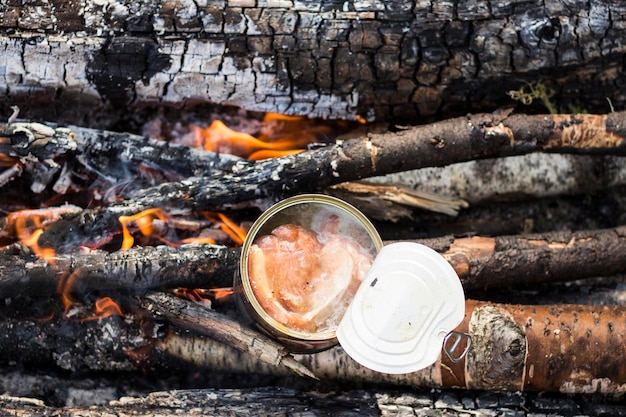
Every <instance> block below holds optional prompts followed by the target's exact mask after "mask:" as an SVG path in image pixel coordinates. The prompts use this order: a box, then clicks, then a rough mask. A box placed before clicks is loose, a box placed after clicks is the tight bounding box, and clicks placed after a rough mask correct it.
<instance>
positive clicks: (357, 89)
mask: <svg viewBox="0 0 626 417" xmlns="http://www.w3.org/2000/svg"><path fill="white" fill-rule="evenodd" d="M1 11H2V13H1V14H0V45H2V50H3V61H1V62H3V65H0V66H3V67H4V68H5V71H3V72H2V73H1V74H3V75H2V77H0V88H1V89H3V90H4V91H5V94H3V95H2V99H1V101H0V105H2V106H3V107H4V110H5V114H10V111H9V110H8V109H9V106H10V105H15V104H17V105H19V106H20V107H22V108H23V110H24V113H23V114H25V115H27V116H28V117H29V118H34V119H45V120H51V119H52V120H63V121H69V122H73V123H77V124H82V125H91V126H95V125H99V126H107V125H109V126H110V124H111V123H114V122H115V121H119V120H120V119H122V118H123V119H132V118H133V117H135V116H136V115H133V114H131V113H129V112H128V108H129V107H132V108H133V109H135V110H140V109H141V108H143V107H145V106H152V105H159V106H160V105H166V106H181V105H185V104H188V105H191V104H193V103H208V102H211V103H218V104H226V105H236V106H241V107H244V108H247V109H251V110H258V111H278V112H283V113H290V114H303V115H312V116H322V117H328V118H355V117H356V115H361V116H362V117H365V118H367V119H377V120H384V121H392V120H395V121H398V122H403V123H417V122H421V121H424V120H428V119H431V118H435V117H437V118H442V117H449V116H454V115H460V114H465V113H467V112H476V111H484V110H493V109H495V108H497V107H499V106H509V105H511V104H512V103H513V101H512V100H511V99H510V98H509V97H508V96H507V95H506V92H507V91H509V90H516V89H519V88H520V87H523V86H525V85H526V84H525V83H527V82H536V81H539V82H544V83H545V84H546V85H547V86H548V87H549V88H552V89H554V91H555V96H554V98H553V101H554V102H555V103H558V104H561V105H564V106H565V105H568V104H570V105H572V104H573V105H575V106H577V107H582V108H585V109H587V110H589V111H593V112H606V111H608V110H609V109H610V104H609V103H608V102H607V99H610V100H611V101H612V102H613V104H614V105H615V106H617V108H621V107H623V105H624V96H623V94H622V92H621V91H622V89H621V87H620V86H621V85H623V84H624V81H625V80H626V79H625V77H626V75H625V74H626V71H624V59H623V58H624V53H625V52H626V49H625V48H626V47H625V44H624V43H623V42H622V40H623V39H624V38H625V37H626V33H625V29H624V27H625V25H624V6H623V5H622V4H621V3H620V2H615V1H612V2H606V1H600V0H594V1H582V0H575V1H569V2H523V1H516V2H507V1H495V0H494V1H490V2H479V1H456V0H455V1H402V0H394V1H386V2H373V1H358V2H357V1H355V2H352V1H348V2H338V1H329V2H321V3H320V2H315V1H308V0H305V1H292V0H285V1H280V2H264V3H262V4H261V3H256V2H251V1H243V0H242V1H236V2H230V1H229V2H225V1H219V2H211V3H210V4H207V5H202V4H197V3H194V2H172V1H168V0H152V1H148V2H141V3H138V4H131V3H128V2H125V1H122V0H118V1H114V2H112V3H107V5H106V6H105V5H103V4H101V2H97V1H93V0H89V1H86V2H85V3H84V4H83V3H81V4H80V5H79V4H78V3H76V2H72V1H67V0H56V1H54V2H47V1H46V2H43V3H41V2H35V1H27V2H25V3H23V2H18V3H14V2H8V3H6V4H5V5H3V6H2V9H1ZM93 22H98V24H97V25H94V24H93Z"/></svg>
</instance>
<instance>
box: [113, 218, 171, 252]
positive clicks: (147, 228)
mask: <svg viewBox="0 0 626 417" xmlns="http://www.w3.org/2000/svg"><path fill="white" fill-rule="evenodd" d="M155 219H159V220H161V221H163V222H167V221H168V216H167V215H166V214H165V213H164V212H163V211H162V210H161V209H158V208H151V209H147V210H144V211H141V212H139V213H137V214H133V215H132V216H120V217H119V221H120V223H121V224H122V247H121V249H122V250H128V249H130V248H132V247H133V243H135V238H134V237H133V235H132V234H131V233H130V231H129V229H128V225H129V224H130V223H134V224H135V225H136V226H137V228H138V229H139V231H140V232H141V234H142V235H144V236H150V235H151V234H152V233H153V232H154V226H153V224H152V222H153V221H154V220H155Z"/></svg>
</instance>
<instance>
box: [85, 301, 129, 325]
mask: <svg viewBox="0 0 626 417" xmlns="http://www.w3.org/2000/svg"><path fill="white" fill-rule="evenodd" d="M114 315H115V316H123V315H124V313H123V312H122V308H121V307H120V306H119V305H118V304H117V303H116V302H115V301H113V300H112V299H111V297H102V298H99V299H98V300H96V304H95V308H94V314H93V316H89V317H86V318H84V319H83V320H82V321H89V320H98V319H104V318H106V317H109V316H114Z"/></svg>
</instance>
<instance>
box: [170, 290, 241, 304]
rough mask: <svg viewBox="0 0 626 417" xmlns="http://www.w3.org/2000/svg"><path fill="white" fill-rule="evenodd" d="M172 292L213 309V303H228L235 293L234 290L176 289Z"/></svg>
mask: <svg viewBox="0 0 626 417" xmlns="http://www.w3.org/2000/svg"><path fill="white" fill-rule="evenodd" d="M172 292H173V293H174V294H175V295H177V296H178V297H181V298H185V299H187V300H191V301H194V302H196V303H200V304H204V305H206V306H207V307H209V308H210V307H211V303H212V301H217V302H221V301H226V300H227V299H228V298H229V297H230V296H231V295H233V294H234V293H235V290H234V288H232V287H225V288H209V289H204V288H174V289H173V290H172Z"/></svg>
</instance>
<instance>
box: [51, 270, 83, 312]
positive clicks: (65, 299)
mask: <svg viewBox="0 0 626 417" xmlns="http://www.w3.org/2000/svg"><path fill="white" fill-rule="evenodd" d="M81 269H82V268H78V269H76V270H75V271H74V272H72V273H71V274H70V275H68V276H67V277H66V278H61V279H59V283H58V284H57V293H58V294H59V296H60V297H61V302H62V303H63V307H65V311H64V314H65V315H67V313H68V312H69V310H70V307H72V305H73V304H74V300H73V299H72V296H71V293H72V287H74V282H75V281H76V279H77V278H78V277H79V276H80V271H81Z"/></svg>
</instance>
